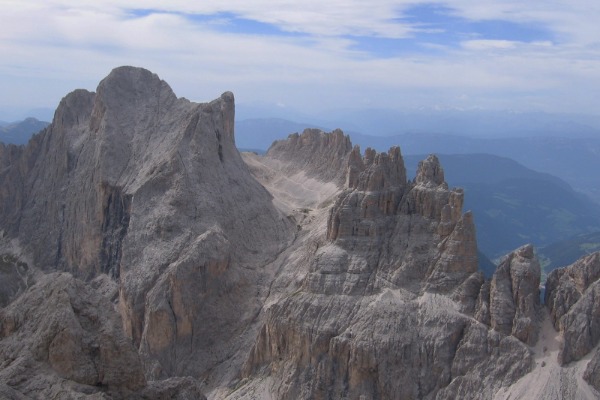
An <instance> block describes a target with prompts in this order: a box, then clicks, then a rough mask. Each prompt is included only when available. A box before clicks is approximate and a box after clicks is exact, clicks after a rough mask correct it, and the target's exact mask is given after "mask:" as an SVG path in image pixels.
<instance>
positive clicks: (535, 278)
mask: <svg viewBox="0 0 600 400" xmlns="http://www.w3.org/2000/svg"><path fill="white" fill-rule="evenodd" d="M539 286H540V264H539V262H538V261H537V259H536V258H535V256H534V253H533V247H532V246H531V245H526V246H523V247H521V248H519V249H517V250H515V251H514V252H512V253H510V254H509V255H507V256H506V257H504V259H503V260H502V261H501V262H500V265H498V268H497V269H496V272H494V276H493V277H492V280H491V284H490V287H489V293H486V292H487V291H488V289H487V288H486V289H485V291H486V292H484V293H482V296H487V297H488V298H489V300H488V301H485V300H483V301H484V302H485V303H487V304H489V310H488V311H485V312H484V311H482V310H481V309H480V310H478V311H479V313H482V312H483V313H484V314H485V315H488V313H489V324H490V326H491V327H492V328H494V329H495V330H497V331H498V332H502V333H504V334H506V335H513V336H515V337H516V338H518V339H519V340H521V341H523V342H524V343H527V344H528V345H530V346H533V345H534V344H535V342H536V341H537V337H538V330H539V319H540V317H539V314H540V307H541V306H540V294H539ZM482 320H483V321H486V322H487V318H485V319H483V318H482Z"/></svg>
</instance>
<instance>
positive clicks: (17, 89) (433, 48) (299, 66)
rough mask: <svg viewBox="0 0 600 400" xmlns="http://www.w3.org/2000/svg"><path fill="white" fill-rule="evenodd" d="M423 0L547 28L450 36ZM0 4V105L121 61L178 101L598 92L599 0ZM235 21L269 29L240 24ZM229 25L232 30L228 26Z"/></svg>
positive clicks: (382, 100) (59, 89)
mask: <svg viewBox="0 0 600 400" xmlns="http://www.w3.org/2000/svg"><path fill="white" fill-rule="evenodd" d="M432 4H433V5H435V6H437V7H440V8H439V10H440V12H442V13H445V14H449V15H448V16H447V17H448V18H460V19H461V20H463V21H471V22H481V21H484V22H485V21H507V22H510V23H513V24H519V25H518V26H525V27H527V26H533V27H537V28H539V30H541V31H544V32H547V36H549V37H548V38H545V37H543V38H541V39H540V38H534V39H531V38H523V39H522V40H519V38H518V37H510V38H508V39H506V38H502V37H500V38H498V37H493V38H488V37H486V36H485V35H483V34H479V35H478V34H477V32H472V33H473V34H472V35H470V36H469V35H466V33H469V32H466V33H465V35H458V34H455V35H454V36H452V35H451V33H452V32H448V29H450V28H449V27H448V26H443V24H440V25H439V26H436V24H434V23H432V22H431V21H429V22H427V23H423V21H420V20H419V19H418V18H417V17H418V16H414V15H412V14H411V15H410V18H408V17H409V15H408V14H407V13H409V12H411V10H414V9H415V6H419V5H421V6H431V5H432ZM0 7H1V8H2V10H3V11H2V14H0V26H2V29H0V52H1V54H2V55H3V57H2V60H0V83H1V85H2V88H3V90H1V91H0V107H2V106H3V105H9V104H13V105H14V104H22V105H23V106H26V105H29V106H31V107H34V106H40V105H55V104H56V103H57V102H58V99H59V98H60V96H62V95H64V94H66V92H68V91H70V90H72V89H74V88H75V87H78V86H84V87H87V88H88V89H94V85H95V84H96V83H97V82H98V80H99V79H101V78H102V77H103V76H104V75H106V73H107V72H108V71H109V70H110V69H111V68H113V67H115V66H118V65H123V64H130V65H140V66H144V67H146V68H149V69H151V70H153V71H155V72H157V73H159V75H160V76H161V77H162V78H163V79H166V80H167V81H168V82H169V83H171V84H172V86H173V87H174V89H175V90H176V92H177V93H178V95H183V96H186V97H188V98H192V99H196V100H207V99H210V98H212V97H214V96H217V95H218V94H220V92H222V91H224V90H234V91H235V92H236V95H237V97H238V100H240V101H246V102H251V101H254V100H257V99H262V100H264V101H269V102H272V103H274V104H275V103H277V102H280V103H282V104H286V105H287V106H291V107H299V108H309V107H313V108H320V109H323V108H328V107H333V106H349V105H352V104H358V103H363V102H365V103H368V104H371V105H373V106H377V105H386V106H391V107H404V106H410V105H415V106H418V105H423V104H435V103H448V104H449V105H451V103H452V102H460V104H461V106H468V105H469V104H470V105H472V106H493V107H501V108H507V107H515V106H520V107H523V108H527V107H541V108H546V109H555V110H556V109H560V108H561V107H570V108H571V109H575V108H580V109H584V108H585V111H588V112H593V111H594V107H595V105H594V104H593V101H591V99H592V98H593V96H594V95H598V94H599V92H600V87H599V86H598V85H600V84H598V83H595V82H600V45H598V41H599V39H598V38H600V28H599V27H598V26H597V25H599V24H597V23H596V21H597V20H599V19H600V9H599V6H596V5H594V4H591V5H590V4H589V2H587V1H583V0H574V1H572V2H567V1H566V0H564V1H559V2H553V3H552V4H548V2H545V3H540V2H517V1H506V0H505V1H499V0H495V1H493V0H480V1H473V0H447V1H437V2H432V1H387V0H380V1H375V2H364V1H355V0H333V1H330V2H321V1H319V2H317V1H314V0H307V1H304V2H296V1H278V2H272V1H266V0H246V1H242V0H239V1H202V2H190V1H183V0H174V1H169V2H164V1H157V0H145V1H141V0H137V1H125V2H124V1H117V0H105V1H102V2H92V1H80V2H72V1H66V0H47V1H33V0H32V1H27V2H21V1H1V0H0ZM586 7H587V8H586ZM439 18H440V19H441V20H442V22H443V18H445V15H440V16H439ZM234 19H238V21H235V20H234ZM240 21H241V22H240ZM246 21H255V22H256V23H260V24H267V26H272V27H273V28H274V29H273V30H272V31H270V32H269V33H264V32H257V31H253V30H252V29H249V30H247V31H244V30H243V28H244V27H245V26H246V25H244V23H245V22H246ZM236 23H237V24H239V28H240V29H238V30H233V29H229V28H230V27H228V26H227V24H236ZM248 26H249V25H248ZM507 26H508V25H507ZM278 32H284V33H285V32H287V33H293V34H291V35H286V34H279V33H278ZM462 33H464V32H461V34H462ZM513 36H514V35H513ZM358 38H361V40H362V42H361V44H362V45H361V46H357V40H358ZM429 38H442V39H444V38H445V41H444V40H438V41H437V42H436V41H434V40H429ZM371 39H372V40H382V39H386V40H387V39H390V40H392V42H390V43H391V46H392V47H394V46H397V47H398V49H399V51H397V52H391V53H390V54H386V55H385V56H382V55H381V54H377V53H375V52H373V51H371V49H370V47H369V46H370V44H371V42H369V40H371ZM393 40H397V42H394V41H393ZM428 40H429V41H428ZM372 43H373V44H374V43H376V42H372ZM403 46H405V47H406V50H402V48H403ZM400 50H401V51H400ZM33 83H35V84H33ZM42 103H44V104H42ZM599 112H600V111H599Z"/></svg>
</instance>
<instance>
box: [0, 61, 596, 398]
mask: <svg viewBox="0 0 600 400" xmlns="http://www.w3.org/2000/svg"><path fill="white" fill-rule="evenodd" d="M234 113H235V110H234V99H233V95H232V94H231V93H228V92H226V93H224V94H223V95H222V96H221V97H220V98H219V99H217V100H214V101H212V102H210V103H203V104H198V103H193V102H190V101H188V100H186V99H182V98H177V97H176V96H175V94H174V93H173V91H172V90H171V89H170V87H169V86H168V85H167V84H166V83H165V82H164V81H162V80H160V79H159V78H158V77H157V76H156V75H154V74H152V73H151V72H149V71H146V70H144V69H141V68H133V67H121V68H117V69H115V70H113V71H112V72H111V73H110V75H109V76H108V77H106V78H105V79H104V80H103V81H102V82H101V83H100V84H99V86H98V88H97V90H96V92H95V93H92V92H88V91H85V90H76V91H75V92H73V93H71V94H69V95H67V96H66V97H65V98H64V99H63V100H62V101H61V103H60V105H59V107H58V109H57V111H56V113H55V118H54V121H53V123H52V124H51V125H50V126H49V127H48V128H46V129H45V130H44V131H42V132H41V133H39V134H38V135H36V136H35V137H34V138H33V139H32V140H31V141H30V143H29V144H28V145H27V146H24V147H16V146H4V145H0V167H1V169H0V230H1V238H0V239H1V240H0V242H1V243H0V250H2V252H3V254H6V257H8V258H6V260H9V261H10V263H8V262H7V263H6V268H5V269H6V271H5V270H4V269H3V270H2V271H1V272H2V273H3V274H4V275H3V276H5V277H6V279H7V281H6V283H5V284H3V285H2V286H1V288H2V293H0V294H2V297H0V298H1V299H2V301H3V305H4V306H5V307H4V308H3V309H0V315H1V316H2V319H1V320H0V323H1V338H0V365H1V366H2V370H1V371H0V376H2V381H1V382H0V394H1V395H2V396H4V397H7V398H11V399H12V398H14V399H20V398H26V397H52V396H55V397H56V396H60V397H61V398H113V399H120V398H140V399H142V398H143V399H163V398H164V399H166V398H178V399H187V398H201V397H202V396H203V393H204V394H206V395H207V396H208V397H209V398H211V399H224V398H228V399H238V398H239V399H241V398H249V399H252V398H277V399H319V398H322V399H329V398H348V399H354V398H363V399H386V398H402V399H446V398H448V399H450V398H452V399H454V398H463V399H469V398H471V399H475V398H477V399H480V398H488V399H491V398H494V397H497V398H501V397H498V396H501V395H502V396H503V395H504V394H507V393H508V394H507V396H508V397H506V398H509V397H510V396H511V393H512V392H510V391H511V390H512V388H513V387H517V386H518V385H519V384H521V383H522V382H525V381H527V379H529V378H528V377H529V376H533V375H534V374H536V373H537V372H536V371H538V372H539V370H540V368H541V367H540V363H539V362H538V359H539V354H538V350H537V345H536V343H537V344H539V343H538V342H539V340H538V338H539V337H541V338H542V339H540V340H542V341H543V340H546V339H545V338H547V337H548V332H547V331H545V330H540V326H542V325H543V324H542V322H544V321H547V320H544V318H543V315H544V312H543V307H542V306H541V305H540V303H539V289H538V287H539V274H540V272H539V264H538V262H537V260H536V259H535V256H534V252H533V249H532V248H531V246H524V247H522V248H520V249H517V250H516V251H515V252H513V253H511V254H509V255H507V256H506V258H505V259H504V260H503V261H502V263H501V264H500V266H499V267H498V270H497V271H496V273H495V274H494V276H493V277H492V279H491V280H486V279H484V277H483V275H482V274H481V272H479V271H478V267H477V243H476V236H475V230H474V225H473V218H474V216H473V215H471V213H469V212H466V213H463V210H462V207H463V198H464V193H463V191H462V190H461V189H450V188H448V185H447V184H446V182H445V178H444V172H443V168H442V166H441V165H440V163H439V161H438V159H437V158H436V157H435V156H429V157H428V158H426V159H425V160H423V161H422V162H421V163H420V165H419V168H418V172H417V175H416V176H415V177H414V179H412V178H410V177H407V176H406V170H405V167H404V161H403V159H402V154H401V151H400V148H398V147H393V148H391V149H390V150H389V151H388V152H383V153H379V152H376V151H374V150H372V149H366V150H365V152H364V153H361V150H360V149H359V148H358V147H352V144H351V141H350V138H349V137H348V136H346V135H344V134H343V132H342V131H340V130H336V131H334V132H332V133H325V132H322V131H319V130H316V129H309V130H306V131H305V132H303V133H302V134H293V135H290V137H289V138H288V139H287V140H284V141H278V142H276V143H274V144H273V146H272V147H271V148H270V149H269V151H268V152H267V154H266V155H265V156H258V155H256V154H250V153H248V154H244V155H240V153H239V152H238V151H237V149H236V148H235V140H234V132H233V121H234ZM475 218H476V216H475ZM9 250H10V251H9ZM594 257H596V258H594ZM25 261H26V262H25ZM3 265H4V264H3ZM3 268H4V266H3ZM599 269H600V268H599V267H598V266H597V256H591V257H590V258H589V259H584V260H582V261H580V263H579V264H577V265H574V266H571V267H569V268H567V269H566V270H559V271H558V272H555V273H553V274H552V275H551V277H550V279H549V281H548V288H547V292H546V302H547V303H548V304H549V307H550V314H551V316H552V322H553V324H554V326H555V327H556V329H558V330H559V333H558V334H559V335H562V337H563V338H564V348H563V349H562V350H561V352H560V356H559V357H555V358H554V359H555V360H557V361H560V363H563V364H566V363H569V362H570V361H572V362H575V363H579V362H580V361H577V360H582V359H584V358H585V357H586V356H587V355H588V354H592V353H591V352H593V348H594V347H595V346H596V344H597V341H598V335H596V334H595V333H594V328H593V327H594V326H595V325H596V324H597V323H596V317H597V315H598V314H600V312H599V311H598V310H599V305H598V304H596V302H595V301H594V299H595V298H596V297H597V296H596V295H595V290H596V283H597V282H596V280H597V278H598V270H599ZM54 271H60V272H54ZM594 296H596V297H594ZM545 323H546V322H545ZM581 332H587V333H585V334H581ZM534 345H535V347H534ZM589 357H592V356H589ZM589 357H588V358H589ZM599 359H600V356H598V355H597V353H594V355H593V358H592V361H591V362H589V365H588V366H587V370H585V374H584V375H585V379H586V380H587V382H589V383H590V384H591V385H593V386H595V387H596V388H597V387H598V382H599V381H600V379H599V378H598V373H599V372H598V371H599V370H600V367H598V365H600V362H599V361H598V360H599ZM577 365H579V364H577ZM552 368H555V369H553V371H563V369H562V368H563V367H561V366H560V365H559V364H558V362H557V363H556V365H555V366H553V367H552ZM578 368H579V367H578ZM577 371H579V369H577ZM535 376H538V375H535ZM582 376H583V375H582ZM569 382H571V381H569ZM572 382H575V381H574V380H572ZM570 385H571V384H570ZM572 385H575V383H572ZM586 385H587V384H586ZM521 386H523V385H522V384H521ZM569 388H571V387H570V386H569ZM569 388H567V389H569ZM569 390H570V389H569ZM589 390H590V391H591V392H590V393H595V392H593V390H594V389H593V388H592V387H590V389H589ZM567 392H568V391H567ZM515 393H516V392H515ZM569 393H570V392H569ZM573 393H580V392H573ZM586 393H587V392H586Z"/></svg>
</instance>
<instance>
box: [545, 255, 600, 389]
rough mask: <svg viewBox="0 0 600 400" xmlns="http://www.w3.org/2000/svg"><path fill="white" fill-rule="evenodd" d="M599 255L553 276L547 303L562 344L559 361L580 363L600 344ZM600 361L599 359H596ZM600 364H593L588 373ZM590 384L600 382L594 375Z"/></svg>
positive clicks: (549, 283)
mask: <svg viewBox="0 0 600 400" xmlns="http://www.w3.org/2000/svg"><path fill="white" fill-rule="evenodd" d="M598 278H600V253H593V254H591V255H589V256H586V257H583V258H582V259H580V260H578V261H577V262H575V263H574V264H572V265H570V266H568V267H565V268H559V269H556V270H554V271H552V272H551V273H550V275H549V276H548V279H547V281H546V293H545V303H546V304H547V306H548V308H549V310H550V315H551V318H552V323H553V325H554V327H555V328H556V329H557V330H558V331H559V332H560V334H561V336H562V338H563V343H562V346H561V351H560V353H559V356H558V357H559V362H560V363H561V364H567V363H569V362H571V361H574V360H580V359H581V358H583V357H584V356H585V355H587V354H588V353H589V352H590V351H591V350H592V349H593V348H594V347H595V346H596V345H597V344H598V342H599V341H600V328H599V326H600V281H598ZM595 358H597V356H596V357H595ZM597 364H598V362H595V363H590V366H589V369H588V370H589V371H592V370H593V369H595V368H597V367H595V365H597ZM586 374H587V376H588V378H586V379H588V381H590V380H592V381H597V378H595V377H594V376H593V374H592V373H591V372H588V373H586Z"/></svg>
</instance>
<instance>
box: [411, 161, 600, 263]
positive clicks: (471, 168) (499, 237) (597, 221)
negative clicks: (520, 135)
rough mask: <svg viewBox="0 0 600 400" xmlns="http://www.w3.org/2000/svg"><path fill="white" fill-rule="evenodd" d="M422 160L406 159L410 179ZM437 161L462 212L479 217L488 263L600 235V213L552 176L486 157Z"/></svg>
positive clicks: (481, 245)
mask: <svg viewBox="0 0 600 400" xmlns="http://www.w3.org/2000/svg"><path fill="white" fill-rule="evenodd" d="M423 157H424V156H406V157H405V160H406V165H407V171H409V172H410V173H413V174H414V172H413V171H416V167H417V164H418V162H419V160H421V159H423ZM438 157H439V158H440V161H441V162H442V164H443V165H444V169H445V171H446V172H447V176H448V177H449V178H448V183H449V184H450V185H452V186H458V187H462V188H463V189H464V190H465V193H466V196H465V197H466V200H465V207H467V208H469V209H471V210H472V211H473V213H474V214H475V215H476V216H477V218H476V221H475V222H476V226H477V243H478V246H479V249H480V250H481V251H483V252H484V253H485V254H486V255H487V256H488V257H490V258H498V257H501V256H502V255H504V254H506V253H507V252H509V251H510V250H511V249H514V248H515V247H518V246H521V245H523V244H525V243H533V244H535V245H536V246H537V247H543V246H547V245H549V244H551V243H554V242H558V241H563V240H566V239H570V238H571V237H573V236H575V235H579V234H590V233H593V232H598V231H599V230H600V207H598V205H597V204H596V203H594V202H593V201H591V200H590V199H589V198H587V197H586V196H583V195H582V194H581V193H578V192H575V191H574V190H573V189H572V188H571V187H570V186H569V184H567V183H566V182H565V181H563V180H561V179H559V178H556V177H555V176H552V175H549V174H544V173H540V172H537V171H533V170H531V169H529V168H526V167H524V166H523V165H521V164H519V163H517V162H515V161H513V160H511V159H508V158H504V157H498V156H494V155H490V154H454V155H447V154H439V155H438ZM583 254H584V253H580V254H579V256H581V255H583ZM577 258H579V257H575V258H573V259H571V260H569V261H568V262H567V263H564V264H559V265H557V266H564V265H567V264H570V263H572V262H573V261H575V260H576V259H577Z"/></svg>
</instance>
